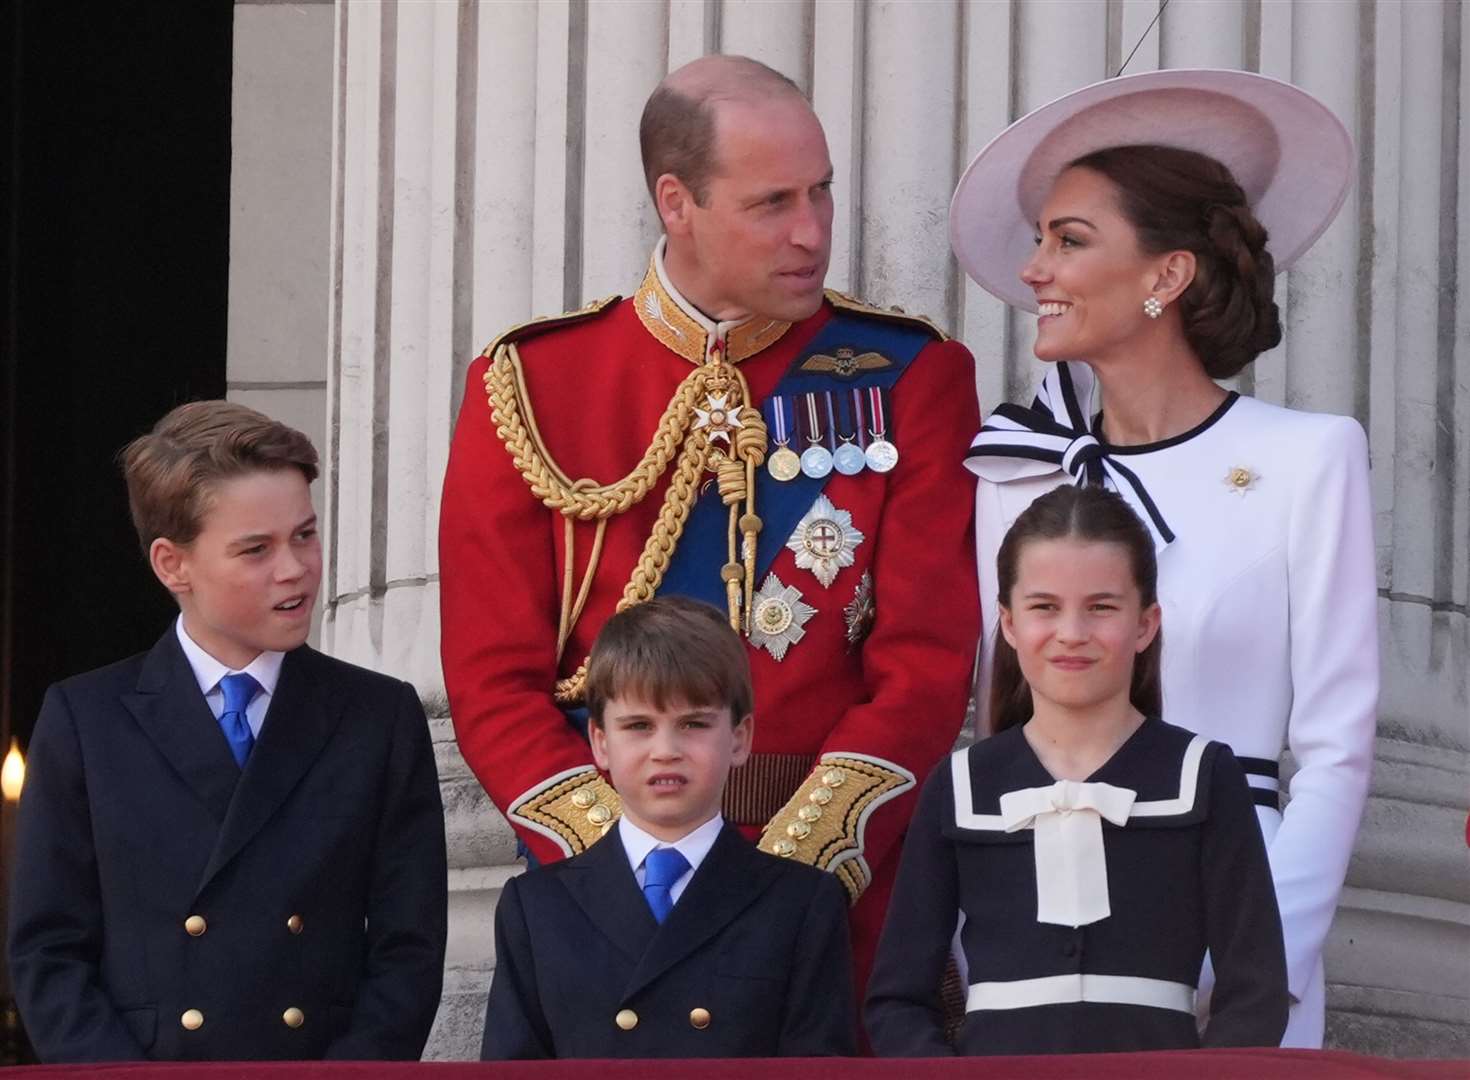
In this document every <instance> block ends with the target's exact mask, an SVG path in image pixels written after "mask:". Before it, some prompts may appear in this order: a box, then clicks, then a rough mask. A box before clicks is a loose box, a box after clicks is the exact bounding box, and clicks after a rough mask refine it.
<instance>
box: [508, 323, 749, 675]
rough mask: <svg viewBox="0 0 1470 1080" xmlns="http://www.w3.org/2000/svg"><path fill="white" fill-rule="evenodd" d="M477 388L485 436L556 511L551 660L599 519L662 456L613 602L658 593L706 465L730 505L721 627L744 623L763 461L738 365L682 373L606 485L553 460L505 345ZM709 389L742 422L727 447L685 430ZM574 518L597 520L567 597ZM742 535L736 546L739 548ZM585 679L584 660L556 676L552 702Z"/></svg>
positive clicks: (587, 587)
mask: <svg viewBox="0 0 1470 1080" xmlns="http://www.w3.org/2000/svg"><path fill="white" fill-rule="evenodd" d="M731 372H733V373H734V376H735V380H734V381H735V383H736V384H737V385H738V388H739V389H738V393H732V390H733V389H734V388H733V387H731V385H730V383H731V380H730V373H731ZM485 390H486V395H487V397H488V399H489V404H490V414H491V420H492V422H493V423H494V424H495V434H496V435H497V436H498V437H499V438H500V440H501V441H502V442H503V443H504V444H505V447H506V449H507V451H509V453H510V455H511V460H512V461H513V462H514V464H515V467H516V470H517V471H518V472H519V473H520V474H521V477H522V479H524V480H525V481H526V483H527V485H528V486H529V487H530V488H531V491H532V492H533V493H534V494H535V495H536V497H537V498H539V499H540V500H541V502H542V503H543V504H544V505H545V506H546V507H548V508H549V509H552V510H555V511H556V512H558V513H560V514H561V515H562V516H563V518H564V519H565V525H564V541H565V545H566V561H567V569H566V572H565V574H564V576H563V579H562V589H561V593H562V595H561V604H560V620H559V626H558V629H557V659H558V660H560V659H561V656H562V653H563V652H564V651H565V649H566V644H567V641H568V640H569V639H570V637H571V633H572V628H573V627H574V626H575V625H576V623H577V620H578V619H579V618H580V617H581V614H582V609H583V607H584V605H585V604H586V602H587V597H588V594H589V593H590V592H591V588H592V580H593V577H594V576H595V574H596V571H597V567H598V564H599V562H600V561H601V557H602V548H603V537H604V534H605V532H606V528H607V522H608V520H609V519H611V518H613V517H616V516H617V515H618V514H621V513H623V512H625V511H627V510H628V509H630V508H631V507H633V506H636V505H637V504H638V503H639V502H641V501H642V500H643V499H644V498H645V497H647V495H648V492H649V491H650V490H652V488H653V487H654V485H656V484H657V483H658V481H659V479H660V478H661V477H662V476H663V474H664V472H665V471H667V470H668V468H669V465H670V463H673V465H674V469H673V473H672V475H671V477H670V479H669V486H668V490H667V491H666V493H665V494H664V501H663V505H662V506H661V507H660V509H659V514H658V518H657V520H656V521H655V522H654V526H653V531H652V532H651V533H650V534H649V537H648V539H647V540H646V541H645V543H644V545H643V552H642V554H641V555H640V556H639V559H638V563H637V565H636V566H635V567H634V569H633V573H632V576H631V577H630V578H629V580H628V584H627V585H626V586H625V587H624V589H623V595H622V598H621V599H620V600H619V601H618V605H617V610H618V611H623V610H626V609H627V608H629V607H631V606H633V605H634V604H639V603H642V602H643V601H645V600H648V599H649V598H650V597H652V596H653V595H654V594H655V593H656V592H657V591H658V587H659V584H660V583H661V582H662V581H663V576H664V573H665V571H667V569H668V565H669V561H670V559H671V558H672V557H673V554H674V549H675V548H676V547H677V545H678V542H679V538H680V537H681V536H682V535H683V532H684V525H685V523H686V522H687V521H688V519H689V512H690V510H691V509H693V506H694V503H695V501H696V500H697V499H698V498H699V485H700V478H701V477H702V476H703V475H704V473H705V471H706V470H711V471H713V472H715V474H716V479H717V481H718V484H719V490H720V494H721V498H722V500H723V501H724V502H725V503H726V504H727V505H729V507H730V541H729V546H730V551H729V562H728V563H727V564H726V566H725V567H724V569H723V570H722V571H721V576H722V577H723V578H724V579H725V581H726V591H727V594H728V597H729V601H730V619H731V625H733V626H734V627H735V628H736V629H737V630H743V629H744V627H745V626H746V625H748V622H749V618H750V607H751V595H752V589H753V579H754V576H755V542H756V536H757V534H758V533H759V532H760V518H759V517H757V516H756V513H755V469H756V468H757V467H758V466H759V465H760V463H761V462H762V461H764V459H765V447H766V428H765V423H764V421H763V420H762V419H761V415H760V412H759V410H756V409H754V408H751V407H749V406H748V405H747V404H746V403H747V402H749V400H750V388H749V386H748V385H747V383H746V381H745V376H744V375H743V374H742V373H741V372H740V371H739V369H737V368H734V367H731V366H727V365H725V364H723V363H718V362H717V363H713V364H707V365H702V366H700V367H697V368H695V369H694V370H693V371H691V372H690V373H689V375H688V376H686V377H685V379H684V380H683V382H681V383H680V384H679V386H678V388H677V389H676V390H675V391H674V395H673V397H672V398H671V399H670V400H669V404H668V406H667V407H666V408H665V409H664V413H663V416H662V417H661V418H660V419H659V423H658V427H657V429H656V431H655V434H654V438H653V441H652V442H651V443H650V444H649V446H648V449H647V450H645V451H644V453H643V458H642V460H641V461H639V463H638V465H637V466H636V467H635V468H634V469H633V470H632V471H631V472H630V473H628V475H627V476H625V477H623V478H622V479H621V480H618V481H617V482H616V483H612V484H598V483H596V482H595V481H593V480H591V479H587V478H584V479H580V480H575V481H574V480H572V479H570V478H569V477H568V476H567V475H566V473H564V472H563V471H562V470H561V469H560V468H559V467H557V465H556V462H555V461H554V460H553V459H552V457H551V454H550V452H549V451H548V450H547V448H546V444H545V441H544V440H543V439H542V437H541V432H540V430H539V429H538V427H537V425H536V418H535V413H534V411H533V409H532V407H531V403H530V399H529V396H528V394H527V392H526V382H525V372H524V370H523V368H522V366H521V360H520V355H519V354H518V352H517V351H516V347H515V344H514V343H507V344H503V345H501V346H499V347H498V348H497V349H496V350H495V352H494V357H493V360H492V362H491V364H490V366H489V368H488V369H487V370H486V372H485ZM711 393H713V394H725V395H727V396H729V397H732V398H738V400H736V401H731V402H730V406H731V407H732V408H738V409H739V413H738V417H739V420H740V421H741V425H742V426H740V427H737V428H735V430H734V432H733V434H734V443H733V445H732V447H731V450H730V453H729V454H727V453H726V452H725V451H724V450H721V449H713V448H712V447H711V445H710V432H709V431H708V430H705V429H702V428H693V429H692V430H691V423H692V420H693V416H694V412H695V407H696V405H698V404H699V403H700V402H702V401H704V400H705V399H706V397H707V396H708V395H710V394H711ZM732 458H733V459H732ZM742 504H743V507H742ZM742 509H743V511H744V512H743V513H741V510H742ZM574 519H575V520H577V521H596V522H597V531H596V534H595V537H594V540H593V545H592V552H591V555H590V556H589V558H588V561H587V567H586V569H585V570H584V572H583V575H582V582H581V585H580V587H579V588H578V589H577V592H576V597H575V599H573V598H572V592H573V589H572V582H573V577H574V572H573V560H574V551H573V539H574V535H573V534H574ZM737 537H738V538H737ZM742 542H743V548H744V550H743V553H742V552H741V551H740V550H739V548H740V545H741V543H742ZM732 570H733V571H734V574H733V575H732V573H731V571H732ZM732 577H733V579H732ZM742 585H743V588H742ZM586 678H587V665H586V663H585V661H584V662H583V663H582V665H581V666H580V667H578V669H577V671H576V672H575V673H574V674H572V675H571V676H570V677H568V678H566V679H561V680H558V682H557V684H556V690H555V696H556V700H557V701H558V702H561V703H563V704H568V703H575V702H578V701H580V700H581V697H582V690H583V684H584V683H585V682H586Z"/></svg>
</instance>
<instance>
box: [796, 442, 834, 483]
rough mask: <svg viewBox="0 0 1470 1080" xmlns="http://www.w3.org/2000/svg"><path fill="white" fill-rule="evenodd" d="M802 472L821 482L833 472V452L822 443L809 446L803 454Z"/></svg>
mask: <svg viewBox="0 0 1470 1080" xmlns="http://www.w3.org/2000/svg"><path fill="white" fill-rule="evenodd" d="M801 471H802V472H803V473H805V474H806V475H807V476H809V477H811V478H812V479H813V480H820V479H822V478H823V477H825V476H826V475H827V474H828V473H830V472H831V471H832V451H830V450H828V449H827V448H826V447H825V446H822V445H821V444H820V443H818V444H816V445H814V446H808V447H807V448H806V449H805V450H803V451H802V454H801Z"/></svg>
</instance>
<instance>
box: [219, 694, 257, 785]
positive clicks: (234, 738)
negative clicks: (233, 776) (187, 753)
mask: <svg viewBox="0 0 1470 1080" xmlns="http://www.w3.org/2000/svg"><path fill="white" fill-rule="evenodd" d="M219 688H220V690H221V691H223V692H224V695H225V711H224V712H222V713H220V715H219V726H220V727H221V728H223V729H224V733H225V741H226V742H228V743H229V744H230V753H232V754H234V755H235V764H236V765H238V766H240V768H242V769H243V768H244V767H245V759H246V758H248V757H249V756H250V748H251V747H252V746H254V745H255V736H254V735H252V734H250V722H249V721H248V720H246V719H245V710H246V708H247V707H248V706H249V705H250V699H251V698H253V697H254V696H255V692H256V691H257V690H259V689H260V683H258V682H256V681H255V679H254V678H253V677H251V676H249V675H247V674H245V673H244V672H243V671H242V672H240V673H239V674H237V675H226V676H225V677H224V678H223V679H221V680H220V681H219Z"/></svg>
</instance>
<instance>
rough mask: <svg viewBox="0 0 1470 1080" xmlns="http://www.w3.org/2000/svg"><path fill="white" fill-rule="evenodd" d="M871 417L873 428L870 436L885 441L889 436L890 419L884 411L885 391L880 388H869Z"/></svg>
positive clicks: (870, 430)
mask: <svg viewBox="0 0 1470 1080" xmlns="http://www.w3.org/2000/svg"><path fill="white" fill-rule="evenodd" d="M868 405H869V415H870V416H871V417H872V424H873V426H872V427H871V428H870V429H869V434H870V435H872V436H873V438H875V439H885V438H887V436H888V419H887V417H886V415H885V414H884V409H883V389H882V387H878V386H870V387H868Z"/></svg>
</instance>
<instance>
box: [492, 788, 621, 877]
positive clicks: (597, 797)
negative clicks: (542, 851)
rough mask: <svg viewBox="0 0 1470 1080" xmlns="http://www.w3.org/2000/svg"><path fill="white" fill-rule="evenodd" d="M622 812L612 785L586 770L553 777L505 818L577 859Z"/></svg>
mask: <svg viewBox="0 0 1470 1080" xmlns="http://www.w3.org/2000/svg"><path fill="white" fill-rule="evenodd" d="M622 812H623V801H622V800H621V799H620V798H618V793H617V792H616V791H614V790H613V788H612V785H611V784H609V783H608V782H607V781H606V780H604V779H603V778H602V775H601V774H600V773H599V772H598V771H597V770H596V769H592V768H587V769H575V770H572V771H571V772H570V773H563V774H561V775H560V776H555V777H552V778H551V781H550V782H549V783H547V784H546V786H544V787H542V788H541V789H540V790H539V791H532V792H529V793H527V794H526V795H524V796H522V797H521V798H520V799H519V800H518V801H517V802H516V803H515V805H513V806H511V808H510V810H509V811H508V813H507V815H506V816H507V817H509V818H510V819H511V820H512V821H513V822H519V823H520V824H523V825H525V826H527V827H528V828H530V829H532V830H534V831H536V832H539V833H541V834H542V835H543V836H547V837H550V838H551V839H552V840H554V841H556V843H557V845H558V846H560V847H561V849H562V851H563V852H564V853H565V854H567V855H577V854H579V853H581V852H583V851H586V850H587V849H588V848H589V847H591V846H592V845H593V844H595V843H597V841H598V840H600V839H601V838H602V837H603V836H605V835H606V834H607V832H608V830H609V829H611V828H612V826H613V823H614V822H615V821H617V819H618V815H619V814H621V813H622Z"/></svg>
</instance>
